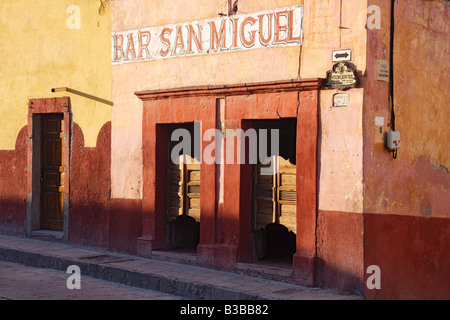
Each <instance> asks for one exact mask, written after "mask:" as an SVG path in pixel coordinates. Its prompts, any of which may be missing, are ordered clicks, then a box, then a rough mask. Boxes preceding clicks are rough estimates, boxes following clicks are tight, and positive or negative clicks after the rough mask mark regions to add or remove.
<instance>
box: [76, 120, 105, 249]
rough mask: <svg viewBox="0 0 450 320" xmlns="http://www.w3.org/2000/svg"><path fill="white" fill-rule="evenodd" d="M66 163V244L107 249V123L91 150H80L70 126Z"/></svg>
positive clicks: (79, 132) (81, 139) (78, 138)
mask: <svg viewBox="0 0 450 320" xmlns="http://www.w3.org/2000/svg"><path fill="white" fill-rule="evenodd" d="M72 130H73V131H72V145H71V163H70V196H69V197H70V199H69V201H70V212H69V242H71V243H74V244H80V245H89V246H96V247H100V248H107V247H108V232H109V205H110V194H111V192H110V190H111V122H107V123H106V124H104V125H103V127H102V128H101V130H100V132H99V134H98V137H97V144H96V147H95V148H86V147H84V136H83V132H82V130H81V128H80V126H79V125H78V124H76V123H73V128H72Z"/></svg>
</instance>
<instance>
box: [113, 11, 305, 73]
mask: <svg viewBox="0 0 450 320" xmlns="http://www.w3.org/2000/svg"><path fill="white" fill-rule="evenodd" d="M302 20H303V6H292V7H285V8H279V9H275V10H267V11H262V12H257V13H252V14H243V15H233V16H222V17H217V18H213V19H205V20H197V21H191V22H184V23H178V24H171V25H165V26H157V27H149V28H141V29H138V30H129V31H123V32H115V33H113V34H112V50H111V59H112V63H113V64H122V63H130V62H140V61H149V60H158V59H165V58H171V57H186V56H193V55H204V54H213V53H222V52H230V51H239V50H250V49H257V48H265V47H276V46H298V45H301V43H302V36H303V34H302Z"/></svg>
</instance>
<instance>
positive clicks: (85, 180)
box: [0, 122, 111, 248]
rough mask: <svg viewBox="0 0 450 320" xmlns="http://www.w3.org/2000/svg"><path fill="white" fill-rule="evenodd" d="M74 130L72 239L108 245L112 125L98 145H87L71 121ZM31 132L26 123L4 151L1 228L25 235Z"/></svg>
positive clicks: (0, 182)
mask: <svg viewBox="0 0 450 320" xmlns="http://www.w3.org/2000/svg"><path fill="white" fill-rule="evenodd" d="M72 130H73V131H72V140H71V144H72V145H71V164H70V185H69V187H70V195H69V202H70V212H69V242H71V243H74V244H83V245H89V246H95V247H101V248H107V247H108V231H109V204H110V188H111V123H110V122H107V123H105V124H104V125H103V127H102V129H101V130H100V132H99V134H98V138H97V146H96V147H95V148H86V147H84V137H83V132H82V130H81V128H80V126H79V125H78V124H76V123H73V126H72ZM27 132H28V126H24V127H23V128H22V129H21V130H20V132H19V134H18V137H17V141H16V148H15V150H0V176H1V177H2V178H1V179H0V232H1V233H3V234H10V235H22V236H23V235H25V227H26V219H27V204H26V203H27V178H28V174H29V172H28V170H27V169H28V168H27V166H28V164H27V158H28V155H27V143H28V141H29V139H28V133H27ZM29 198H30V199H31V197H29ZM28 202H29V201H28Z"/></svg>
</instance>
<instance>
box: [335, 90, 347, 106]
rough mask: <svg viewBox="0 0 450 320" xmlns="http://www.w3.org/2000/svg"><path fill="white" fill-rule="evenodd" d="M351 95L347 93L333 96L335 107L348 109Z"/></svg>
mask: <svg viewBox="0 0 450 320" xmlns="http://www.w3.org/2000/svg"><path fill="white" fill-rule="evenodd" d="M348 104H349V95H348V94H347V93H336V94H335V95H334V96H333V107H348Z"/></svg>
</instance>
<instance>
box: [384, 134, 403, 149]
mask: <svg viewBox="0 0 450 320" xmlns="http://www.w3.org/2000/svg"><path fill="white" fill-rule="evenodd" d="M386 142H387V147H388V148H389V149H390V150H396V149H398V148H400V131H397V130H392V131H388V132H387V141H386Z"/></svg>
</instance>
